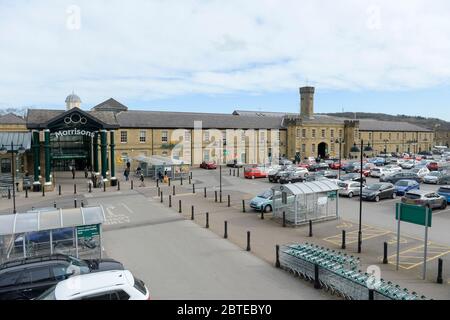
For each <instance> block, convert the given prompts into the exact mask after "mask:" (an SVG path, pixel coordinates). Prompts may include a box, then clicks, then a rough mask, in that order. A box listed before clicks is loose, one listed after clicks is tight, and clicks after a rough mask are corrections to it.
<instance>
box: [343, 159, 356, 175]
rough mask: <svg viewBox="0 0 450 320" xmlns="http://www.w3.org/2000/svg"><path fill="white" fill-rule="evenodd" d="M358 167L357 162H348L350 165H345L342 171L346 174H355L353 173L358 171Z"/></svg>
mask: <svg viewBox="0 0 450 320" xmlns="http://www.w3.org/2000/svg"><path fill="white" fill-rule="evenodd" d="M357 165H358V163H355V162H348V163H346V164H344V165H343V166H342V170H343V171H344V172H345V173H353V172H355V171H356V166H357Z"/></svg>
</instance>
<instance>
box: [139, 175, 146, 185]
mask: <svg viewBox="0 0 450 320" xmlns="http://www.w3.org/2000/svg"><path fill="white" fill-rule="evenodd" d="M139 180H141V184H140V185H139V186H140V187H145V184H144V174H143V173H141V177H140V178H139Z"/></svg>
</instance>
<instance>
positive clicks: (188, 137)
mask: <svg viewBox="0 0 450 320" xmlns="http://www.w3.org/2000/svg"><path fill="white" fill-rule="evenodd" d="M184 141H186V142H189V141H191V132H190V131H188V130H186V131H185V132H184Z"/></svg>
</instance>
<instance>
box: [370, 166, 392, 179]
mask: <svg viewBox="0 0 450 320" xmlns="http://www.w3.org/2000/svg"><path fill="white" fill-rule="evenodd" d="M391 173H392V171H391V170H389V169H386V167H377V168H373V169H371V170H370V176H371V177H374V178H380V177H381V176H383V175H388V174H391Z"/></svg>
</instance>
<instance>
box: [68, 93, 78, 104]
mask: <svg viewBox="0 0 450 320" xmlns="http://www.w3.org/2000/svg"><path fill="white" fill-rule="evenodd" d="M65 102H66V103H70V102H78V103H81V99H80V97H79V96H77V95H76V94H75V93H73V92H72V94H69V95H68V96H67V98H66V101H65Z"/></svg>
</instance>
